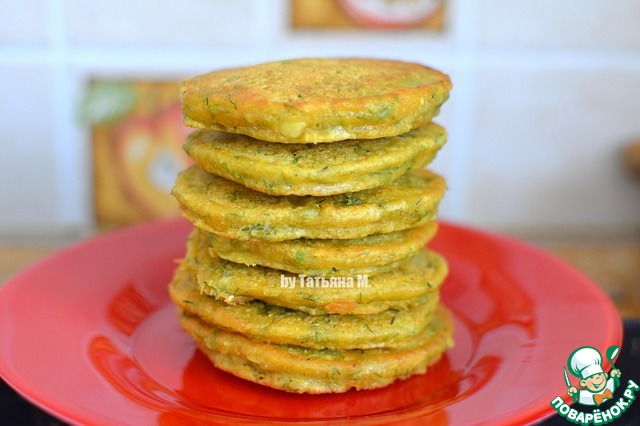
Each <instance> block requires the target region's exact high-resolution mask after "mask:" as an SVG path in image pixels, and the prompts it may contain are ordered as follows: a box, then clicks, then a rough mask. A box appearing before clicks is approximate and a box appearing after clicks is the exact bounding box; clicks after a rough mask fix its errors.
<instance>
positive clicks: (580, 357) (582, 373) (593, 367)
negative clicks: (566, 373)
mask: <svg viewBox="0 0 640 426" xmlns="http://www.w3.org/2000/svg"><path fill="white" fill-rule="evenodd" d="M568 367H569V370H570V371H571V374H573V375H574V376H576V377H580V378H582V379H586V378H587V377H589V376H593V375H594V374H597V373H604V371H603V370H602V355H600V352H598V350H597V349H594V348H592V347H589V346H583V347H581V348H578V349H576V350H575V351H573V353H572V354H571V355H570V356H569V365H568Z"/></svg>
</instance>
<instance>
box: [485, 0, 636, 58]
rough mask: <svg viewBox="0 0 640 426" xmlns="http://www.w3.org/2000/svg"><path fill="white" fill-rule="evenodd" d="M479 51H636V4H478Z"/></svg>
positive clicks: (529, 0) (492, 0) (576, 0)
mask: <svg viewBox="0 0 640 426" xmlns="http://www.w3.org/2000/svg"><path fill="white" fill-rule="evenodd" d="M480 3H481V4H480V5H479V7H478V16H477V43H478V45H479V46H482V47H535V48H538V47H540V48H614V49H615V48H618V49H637V48H640V25H639V19H640V2H638V1H637V0H562V1H557V0H518V1H513V0H483V1H482V2H480Z"/></svg>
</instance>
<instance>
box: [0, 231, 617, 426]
mask: <svg viewBox="0 0 640 426" xmlns="http://www.w3.org/2000/svg"><path fill="white" fill-rule="evenodd" d="M189 230H190V226H189V225H188V224H187V223H186V222H184V221H182V220H176V221H171V222H162V223H154V224H150V225H144V226H140V227H136V228H131V229H128V230H124V231H120V232H116V233H112V234H107V235H103V236H100V237H98V238H95V239H92V240H89V241H87V242H85V243H82V244H80V245H77V246H75V247H72V248H70V249H67V250H64V251H62V252H60V253H58V254H56V255H54V256H52V257H50V258H48V259H46V260H45V261H43V262H41V263H39V264H37V265H35V266H33V267H31V268H29V269H27V270H25V271H24V272H23V273H21V274H20V275H18V276H16V277H15V278H13V279H12V280H11V281H9V282H8V283H6V284H5V285H4V286H3V287H2V288H1V289H0V374H1V375H2V377H3V378H4V379H5V380H6V381H7V382H8V383H9V384H10V385H11V386H13V387H14V388H15V389H17V390H18V391H19V392H20V393H21V394H22V395H24V396H25V397H26V398H28V399H29V400H31V401H32V402H34V403H35V404H37V405H39V406H41V407H42V408H44V409H45V410H47V411H49V412H51V413H52V414H54V415H56V416H57V417H60V418H61V419H64V420H66V421H68V422H72V423H82V424H109V425H115V424H136V425H143V424H158V423H161V424H183V423H189V424H205V423H207V422H215V423H230V424H243V423H247V424H255V423H258V422H259V421H265V422H272V423H281V422H291V421H300V422H302V421H306V422H314V421H318V422H322V421H324V422H326V421H327V420H333V421H339V420H346V419H351V420H353V419H358V420H359V421H358V423H359V424H383V423H388V422H394V423H402V422H406V423H416V424H425V423H424V422H425V421H429V422H432V424H445V423H448V424H455V425H467V424H472V423H473V424H482V423H484V424H491V425H498V424H522V423H527V422H532V421H535V420H538V419H540V418H543V417H545V416H547V415H549V414H551V412H552V410H551V406H550V405H549V402H550V401H551V400H552V399H553V398H554V397H555V396H556V395H566V387H565V385H564V380H563V377H562V367H563V366H564V365H565V363H566V361H567V357H568V356H569V354H570V353H571V352H572V351H573V350H574V349H575V348H577V347H579V346H583V345H590V346H594V347H596V348H600V349H601V350H604V349H605V348H607V347H608V346H610V345H619V344H620V342H621V338H622V327H621V322H620V318H619V316H618V314H617V312H616V310H615V308H614V306H613V305H612V304H611V302H610V301H609V300H608V298H607V297H606V296H605V295H604V294H603V293H602V292H601V291H600V290H599V289H598V288H597V287H596V286H595V285H594V284H592V283H591V282H590V281H589V280H588V279H586V278H585V277H584V276H582V275H580V274H579V273H577V272H576V271H574V270H573V269H571V268H569V267H568V266H566V265H565V264H563V263H561V262H559V261H557V260H555V259H554V258H552V257H550V256H548V255H546V254H544V253H542V252H541V251H539V250H537V249H534V248H532V247H529V246H527V245H525V244H523V243H520V242H518V241H515V240H512V239H507V238H504V237H499V236H493V235H489V234H486V233H482V232H478V231H474V230H470V229H466V228H462V227H458V226H453V225H450V224H442V225H441V227H440V231H439V233H438V235H437V237H436V239H435V240H434V242H433V243H432V244H431V247H433V248H434V249H436V250H438V251H440V252H441V253H442V254H443V255H444V256H446V257H447V259H448V260H449V263H450V267H451V274H450V276H449V278H448V279H447V282H446V283H445V285H444V287H443V290H442V295H443V300H444V303H445V304H447V305H448V306H449V307H450V308H451V310H452V311H453V313H454V316H455V322H456V326H457V329H456V336H455V340H456V347H455V348H454V349H452V350H450V351H449V352H448V353H447V354H446V355H445V357H444V358H443V359H442V361H440V362H439V363H438V364H436V365H435V366H434V367H433V368H431V369H430V370H429V372H428V373H427V374H426V375H421V376H414V377H412V378H410V379H408V380H406V381H402V382H398V383H395V384H393V385H391V386H389V387H387V388H384V389H379V390H374V391H359V392H357V391H351V392H347V393H345V394H338V395H319V396H313V395H292V394H287V393H285V392H280V391H276V390H273V389H269V388H265V387H262V386H259V385H255V384H253V383H249V382H246V381H244V380H241V379H237V378H235V377H233V376H231V375H229V374H226V373H223V372H221V371H218V370H216V369H215V368H214V367H213V366H212V365H211V364H209V362H208V361H207V360H206V359H205V357H204V356H203V355H201V354H200V353H198V352H196V350H195V347H194V344H193V343H192V341H191V339H190V338H189V337H188V336H186V334H185V333H183V332H182V331H181V329H180V327H179V326H178V322H177V318H176V314H175V311H174V308H173V306H172V305H171V304H170V303H169V298H168V296H167V283H168V281H169V279H170V277H171V274H172V271H173V269H174V267H175V262H174V260H175V259H177V258H180V257H181V256H182V255H183V252H184V243H185V240H186V236H187V233H188V232H189ZM584 318H588V319H589V321H588V325H587V322H585V321H584Z"/></svg>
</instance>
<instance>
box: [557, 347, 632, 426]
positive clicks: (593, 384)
mask: <svg viewBox="0 0 640 426" xmlns="http://www.w3.org/2000/svg"><path fill="white" fill-rule="evenodd" d="M619 353H620V347H619V346H610V347H609V348H608V349H607V350H606V352H605V356H606V359H607V361H609V365H610V366H611V370H610V371H609V372H608V373H607V372H606V371H605V370H604V368H603V366H602V359H603V357H602V354H601V353H600V352H599V351H598V350H597V349H596V348H593V347H591V346H582V347H579V348H578V349H576V350H574V351H573V352H571V355H569V359H568V360H567V365H566V367H564V382H565V385H566V386H567V395H569V396H570V397H571V400H572V401H573V402H574V403H577V405H576V406H574V407H571V406H570V405H569V404H567V403H566V402H565V401H564V398H562V397H561V396H557V397H555V398H554V399H553V401H551V406H552V407H553V408H554V409H555V410H556V412H557V413H558V414H559V415H560V416H562V417H564V418H566V419H567V420H569V421H571V422H573V423H576V424H580V425H602V424H606V423H609V422H611V421H613V420H615V419H617V418H619V417H620V416H621V415H622V414H623V413H624V412H625V411H626V410H627V408H629V406H630V405H631V403H632V402H633V401H634V400H635V398H636V395H635V393H636V392H637V391H638V390H639V389H640V386H638V385H637V384H636V383H635V382H634V381H633V380H628V381H627V383H626V386H625V389H624V392H623V393H622V395H621V396H620V392H617V393H616V390H618V389H619V388H620V378H621V377H622V372H621V371H620V370H618V369H617V368H616V367H615V365H614V363H613V362H614V360H615V359H616V358H617V357H618V354H619ZM569 373H571V375H572V376H574V377H575V379H573V380H574V382H575V381H576V379H577V384H573V383H572V381H571V379H570V378H569ZM607 402H608V403H607ZM603 403H606V404H605V405H602V404H603ZM579 406H584V407H588V408H591V409H590V411H583V410H581V409H579ZM605 407H606V408H605Z"/></svg>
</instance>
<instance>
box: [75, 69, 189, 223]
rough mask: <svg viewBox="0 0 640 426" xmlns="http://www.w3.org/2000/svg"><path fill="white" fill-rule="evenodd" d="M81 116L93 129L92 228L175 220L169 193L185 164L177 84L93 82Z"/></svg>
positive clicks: (172, 199) (172, 202) (173, 204)
mask: <svg viewBox="0 0 640 426" xmlns="http://www.w3.org/2000/svg"><path fill="white" fill-rule="evenodd" d="M80 113H81V115H82V119H83V121H84V122H86V123H88V124H90V125H91V129H92V131H91V138H92V147H93V171H94V202H95V205H94V208H95V216H96V222H97V225H98V226H99V227H101V228H105V227H114V226H122V225H127V224H132V223H137V222H142V221H148V220H155V219H162V218H167V217H171V216H177V215H178V214H179V208H178V205H177V202H176V200H175V199H174V198H173V197H172V196H171V195H170V191H171V188H172V186H173V182H174V181H175V179H176V176H177V174H178V172H179V171H180V170H182V169H184V168H186V167H187V166H188V165H189V164H190V160H189V158H188V157H187V156H186V154H185V153H184V151H183V149H182V144H183V142H184V139H185V137H186V135H187V134H188V132H189V130H188V129H187V127H185V126H184V125H183V124H182V114H181V109H180V99H179V94H178V89H177V83H176V82H145V81H134V82H116V81H94V82H92V83H91V85H90V86H89V88H88V89H87V93H86V95H85V98H84V100H83V103H82V106H81V111H80Z"/></svg>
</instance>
